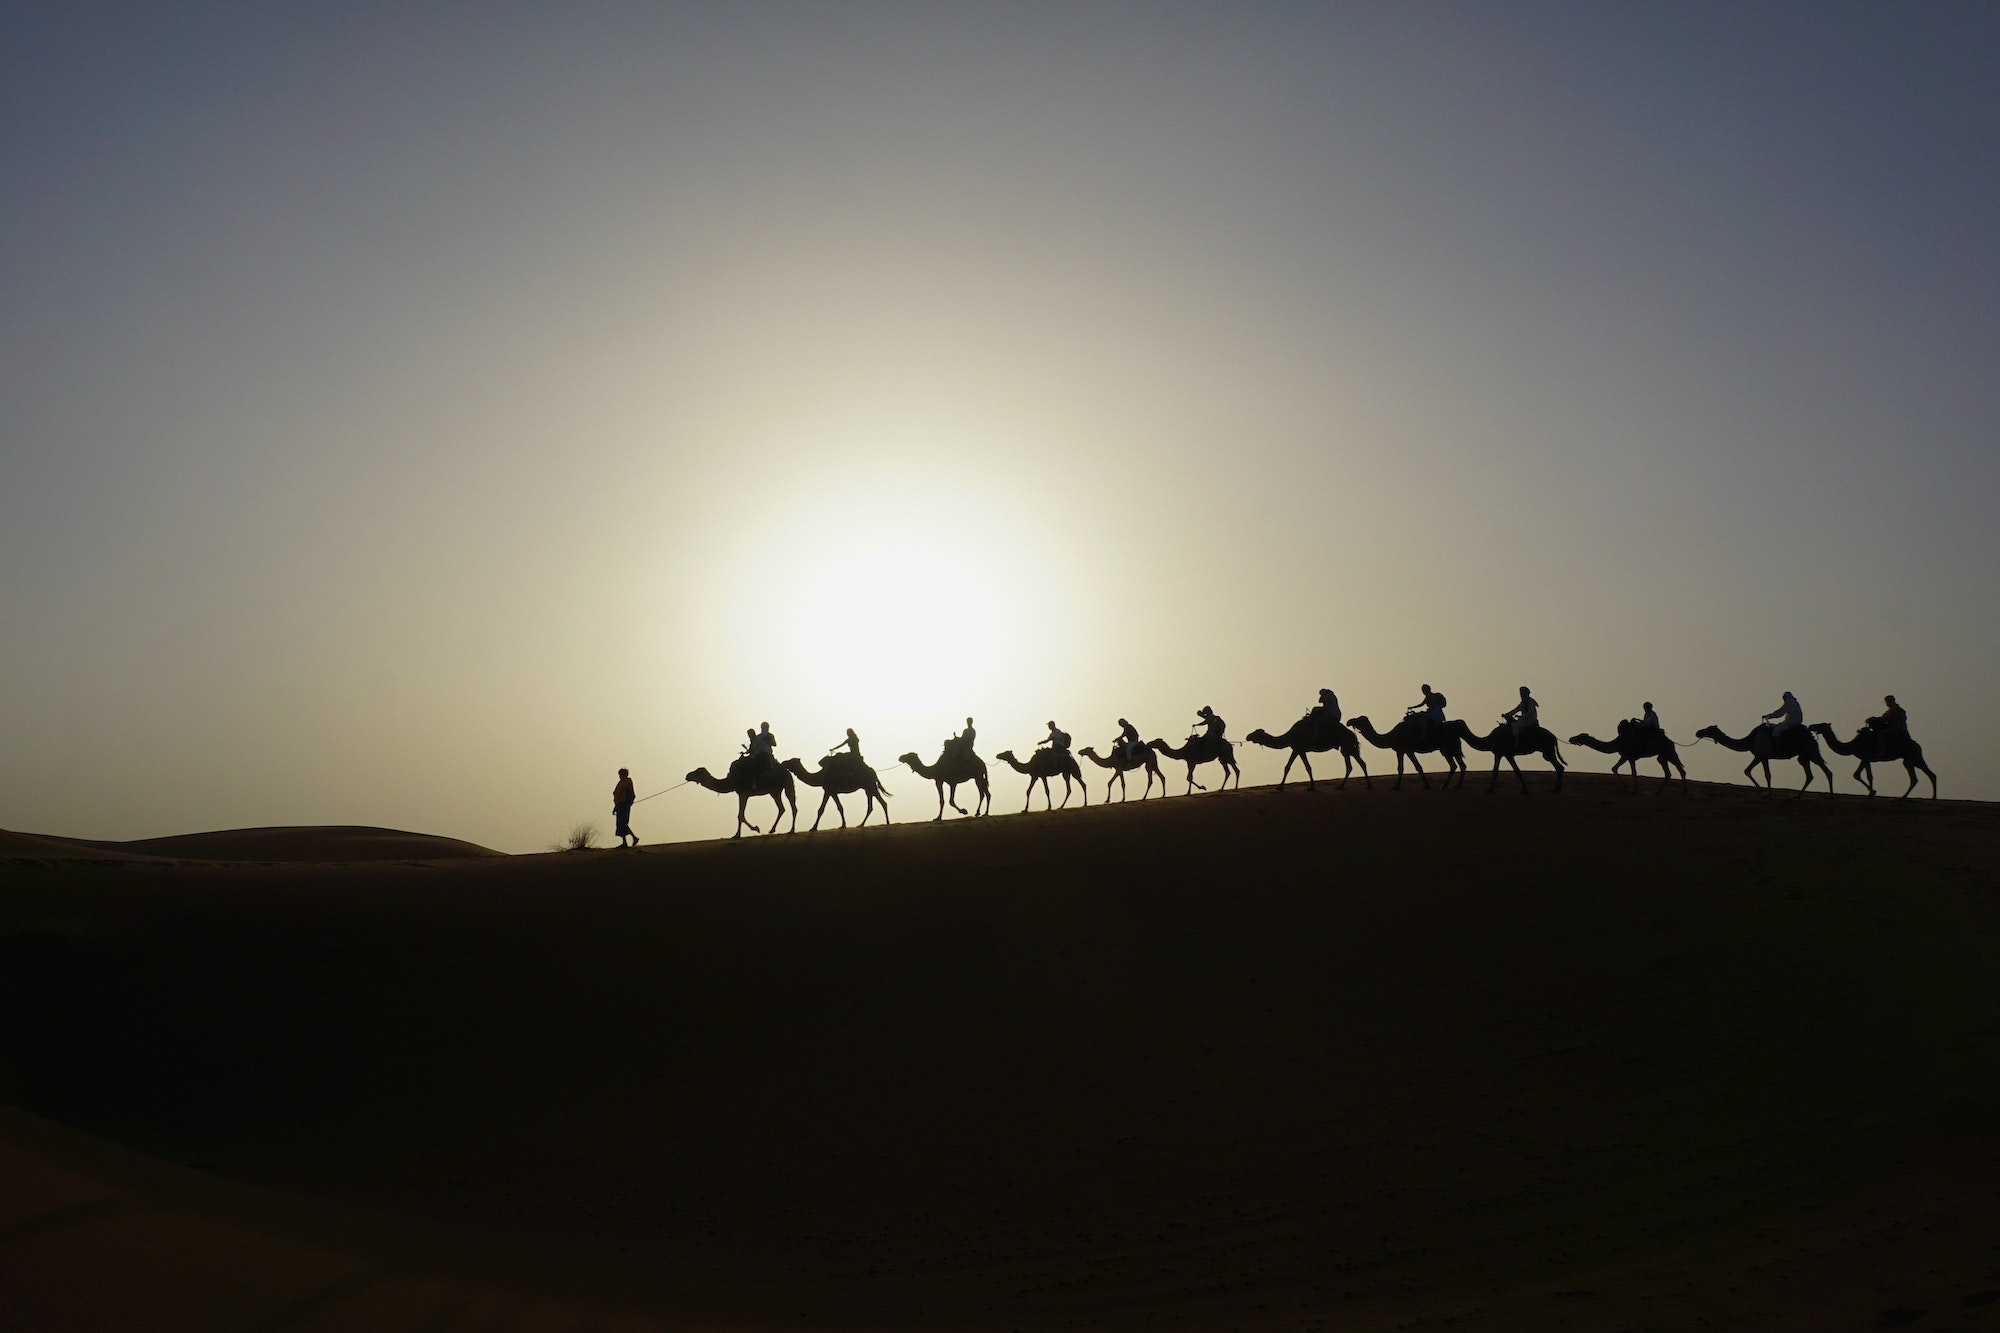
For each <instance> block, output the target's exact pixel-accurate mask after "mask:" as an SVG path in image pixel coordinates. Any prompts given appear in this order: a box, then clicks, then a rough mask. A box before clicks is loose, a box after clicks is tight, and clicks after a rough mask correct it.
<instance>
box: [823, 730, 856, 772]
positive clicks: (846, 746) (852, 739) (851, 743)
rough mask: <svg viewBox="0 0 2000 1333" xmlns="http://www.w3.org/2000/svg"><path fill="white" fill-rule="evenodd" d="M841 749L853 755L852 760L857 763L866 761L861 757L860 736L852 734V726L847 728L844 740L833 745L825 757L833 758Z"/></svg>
mask: <svg viewBox="0 0 2000 1333" xmlns="http://www.w3.org/2000/svg"><path fill="white" fill-rule="evenodd" d="M842 750H846V751H847V752H848V753H849V754H851V755H853V756H854V762H855V763H857V764H859V763H866V762H867V761H866V760H864V759H863V758H862V757H861V738H860V737H859V736H857V735H855V734H854V728H853V727H849V728H848V729H847V739H846V740H844V741H842V742H840V743H839V744H838V745H836V746H834V747H833V748H832V749H831V750H828V751H827V752H826V757H827V759H831V758H833V757H834V756H835V755H837V754H839V753H840V752H841V751H842ZM824 762H825V761H824V760H822V761H821V763H822V764H824Z"/></svg>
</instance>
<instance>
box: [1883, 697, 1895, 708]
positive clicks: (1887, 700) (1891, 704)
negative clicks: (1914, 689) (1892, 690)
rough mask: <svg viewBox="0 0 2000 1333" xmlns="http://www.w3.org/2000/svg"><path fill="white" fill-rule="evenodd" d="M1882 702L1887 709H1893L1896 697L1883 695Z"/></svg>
mask: <svg viewBox="0 0 2000 1333" xmlns="http://www.w3.org/2000/svg"><path fill="white" fill-rule="evenodd" d="M1882 702H1883V703H1885V704H1887V705H1889V707H1891V708H1894V707H1895V706H1896V696H1895V695H1893V694H1885V695H1883V696H1882Z"/></svg>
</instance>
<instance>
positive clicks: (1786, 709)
mask: <svg viewBox="0 0 2000 1333" xmlns="http://www.w3.org/2000/svg"><path fill="white" fill-rule="evenodd" d="M1764 721H1766V722H1772V721H1775V722H1776V725H1775V726H1773V727H1772V728H1771V735H1772V736H1773V737H1776V736H1780V735H1782V734H1784V732H1785V729H1786V728H1788V727H1803V726H1804V725H1805V724H1806V714H1805V709H1803V708H1801V707H1799V701H1798V700H1797V699H1795V698H1793V697H1792V692H1791V691H1790V690H1786V691H1785V701H1784V702H1783V703H1781V704H1779V705H1778V706H1777V707H1776V708H1773V709H1772V710H1771V711H1770V712H1768V713H1766V714H1764Z"/></svg>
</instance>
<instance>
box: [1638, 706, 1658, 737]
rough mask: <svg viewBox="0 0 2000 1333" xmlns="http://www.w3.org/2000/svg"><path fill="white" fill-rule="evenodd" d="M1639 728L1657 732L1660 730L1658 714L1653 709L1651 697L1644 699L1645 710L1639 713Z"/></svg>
mask: <svg viewBox="0 0 2000 1333" xmlns="http://www.w3.org/2000/svg"><path fill="white" fill-rule="evenodd" d="M1639 728H1640V730H1642V731H1654V732H1657V731H1659V730H1661V727H1660V715H1659V714H1658V713H1655V712H1654V711H1653V701H1652V700H1651V699H1648V700H1647V701H1646V711H1645V712H1644V713H1641V714H1640V715H1639Z"/></svg>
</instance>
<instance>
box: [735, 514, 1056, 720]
mask: <svg viewBox="0 0 2000 1333" xmlns="http://www.w3.org/2000/svg"><path fill="white" fill-rule="evenodd" d="M786 508H787V509H788V510H789V511H790V512H788V513H784V514H781V515H777V516H774V522H773V523H772V526H771V528H770V529H769V530H768V531H767V533H766V534H765V539H764V540H763V541H761V542H760V543H759V551H760V558H759V559H758V560H757V561H755V562H749V563H746V565H745V566H744V567H743V568H742V569H741V570H740V571H739V578H738V580H737V581H736V591H735V595H734V596H733V597H732V599H731V602H732V607H733V610H732V612H731V616H732V618H733V619H734V620H735V621H736V622H737V624H738V626H739V628H738V630H737V631H736V634H735V637H736V638H737V639H738V641H740V642H748V643H756V644H758V645H761V647H760V650H759V652H758V653H757V654H756V656H755V658H754V660H752V661H750V662H745V663H741V664H739V666H738V669H737V670H736V672H735V673H734V674H735V680H734V681H733V682H732V684H733V686H734V687H735V689H736V691H737V692H738V693H739V695H741V696H747V697H746V699H745V703H746V705H748V706H750V707H752V710H753V711H758V710H762V711H758V716H759V718H763V717H767V716H771V715H773V714H776V715H778V717H773V723H774V726H781V727H782V726H786V725H789V726H790V727H791V728H793V729H794V730H797V729H798V728H800V727H806V728H809V729H811V732H812V736H811V740H810V741H807V739H806V738H805V737H803V736H801V737H800V744H801V745H802V746H803V745H806V744H811V743H817V742H819V741H820V732H822V731H824V732H825V733H826V735H825V743H829V744H830V743H831V742H832V741H834V740H837V739H838V738H839V736H840V731H841V728H843V727H848V726H853V727H856V728H857V729H859V730H860V731H861V732H862V733H863V737H864V740H865V741H866V742H867V743H868V745H869V747H870V753H871V754H872V755H880V754H882V753H883V752H884V750H885V747H890V748H889V749H888V753H890V754H893V753H894V752H895V750H897V749H900V748H903V747H906V746H907V747H910V748H916V749H923V748H924V747H926V746H930V745H934V744H935V743H936V742H937V741H938V740H941V739H942V737H943V736H944V735H945V734H948V733H949V731H950V730H952V729H955V728H956V727H957V726H958V725H959V724H960V722H961V721H962V720H963V718H964V717H965V716H966V715H967V714H968V713H979V714H981V721H980V725H981V726H982V728H984V727H986V726H987V725H988V723H989V721H990V722H993V723H1000V722H1002V721H1003V720H1011V715H1012V713H1013V712H1015V711H1023V714H1024V716H1025V715H1026V713H1027V712H1032V711H1033V710H1035V709H1037V708H1045V707H1046V706H1047V705H1046V700H1047V697H1048V695H1049V692H1050V687H1051V685H1052V684H1053V683H1055V682H1057V681H1059V680H1061V679H1062V678H1064V677H1066V676H1067V675H1068V674H1069V673H1070V672H1071V671H1072V670H1073V669H1074V666H1075V663H1074V661H1073V660H1072V658H1070V657H1065V655H1064V654H1061V653H1059V652H1056V651H1054V649H1053V645H1056V644H1060V643H1062V642H1063V641H1064V640H1065V639H1067V638H1069V637H1071V636H1072V634H1073V632H1074V626H1075V623H1076V617H1075V616H1074V615H1073V613H1072V608H1071V607H1070V591H1069V590H1068V589H1067V588H1066V587H1064V586H1063V584H1062V582H1061V580H1059V579H1058V578H1056V576H1055V571H1054V570H1053V568H1052V567H1051V563H1050V561H1049V560H1048V558H1047V557H1046V556H1045V555H1044V552H1045V551H1046V550H1049V549H1052V547H1053V546H1054V537H1053V535H1052V534H1047V533H1043V532H1041V531H1040V529H1039V527H1038V525H1037V524H1035V523H1034V522H1033V521H1031V520H1030V519H1029V518H1027V517H1024V516H1023V515H1022V514H1021V513H1019V512H1009V510H1008V508H1007V505H1006V502H1005V499H1004V498H1003V497H1002V496H1001V495H1000V494H998V493H997V492H996V490H995V488H994V487H992V486H991V485H990V484H981V485H974V484H969V483H968V484H963V485H951V486H940V485H936V484H924V483H919V482H913V481H911V480H910V479H907V478H900V477H899V478H888V479H884V478H881V477H876V478H873V479H870V480H867V481H857V482H848V483H842V484H838V485H834V486H829V487H826V488H823V489H814V490H811V491H810V493H801V494H799V495H798V496H797V497H796V499H795V502H794V503H792V504H790V505H787V506H786ZM1036 645H1041V647H1040V648H1039V649H1038V648H1037V647H1036ZM750 700H754V701H755V702H754V704H751V703H750ZM780 717H781V718H782V719H784V721H782V722H781V721H779V718H780ZM746 720H747V719H746ZM781 748H790V747H789V743H788V742H784V741H782V740H781Z"/></svg>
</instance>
